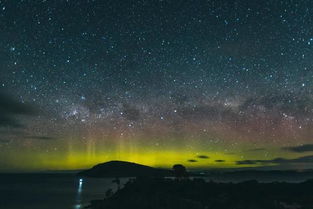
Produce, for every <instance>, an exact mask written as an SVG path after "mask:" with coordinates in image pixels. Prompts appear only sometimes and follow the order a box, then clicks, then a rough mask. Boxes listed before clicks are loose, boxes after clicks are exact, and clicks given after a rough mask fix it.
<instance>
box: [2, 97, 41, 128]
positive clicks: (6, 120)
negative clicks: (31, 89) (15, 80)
mask: <svg viewBox="0 0 313 209" xmlns="http://www.w3.org/2000/svg"><path fill="white" fill-rule="evenodd" d="M19 115H24V116H32V115H36V111H35V109H34V108H33V107H32V106H30V105H27V104H23V103H21V102H18V101H16V100H15V99H13V98H12V97H10V96H9V95H7V94H4V93H3V92H0V127H1V126H2V127H14V128H21V127H23V125H22V124H20V122H19V121H18V120H17V119H16V116H19Z"/></svg>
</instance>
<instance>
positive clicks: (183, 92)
mask: <svg viewBox="0 0 313 209" xmlns="http://www.w3.org/2000/svg"><path fill="white" fill-rule="evenodd" d="M312 10H313V2H312V1H311V0H281V1H280V0H264V1H253V0H252V1H244V0H234V1H228V0H206V1H202V0H199V1H190V0H175V1H174V0H158V1H157V0H150V1H148V0H136V1H131V0H125V1H124V0H123V1H122V0H120V1H117V0H106V1H101V0H41V1H31V0H16V1H9V0H0V171H2V172H7V171H10V172H11V171H23V172H28V171H46V170H75V169H82V168H87V167H90V166H93V165H95V164H97V163H100V162H105V161H109V160H125V161H132V162H136V163H142V164H145V165H150V166H155V167H164V168H169V167H171V166H172V165H173V164H175V163H181V164H184V165H185V166H186V167H187V168H190V169H204V168H205V169H209V168H251V167H252V168H260V169H268V168H270V169H298V170H301V169H309V168H313V138H312V137H313V95H312V90H313V11H312Z"/></svg>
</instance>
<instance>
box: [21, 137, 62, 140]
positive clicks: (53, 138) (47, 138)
mask: <svg viewBox="0 0 313 209" xmlns="http://www.w3.org/2000/svg"><path fill="white" fill-rule="evenodd" d="M24 138H25V139H37V140H56V139H57V138H55V137H51V136H24Z"/></svg>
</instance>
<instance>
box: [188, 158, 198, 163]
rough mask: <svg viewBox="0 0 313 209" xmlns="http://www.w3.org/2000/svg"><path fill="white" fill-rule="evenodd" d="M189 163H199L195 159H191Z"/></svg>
mask: <svg viewBox="0 0 313 209" xmlns="http://www.w3.org/2000/svg"><path fill="white" fill-rule="evenodd" d="M188 162H190V163H196V162H198V161H197V160H194V159H190V160H188Z"/></svg>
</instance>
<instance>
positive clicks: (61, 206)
mask: <svg viewBox="0 0 313 209" xmlns="http://www.w3.org/2000/svg"><path fill="white" fill-rule="evenodd" d="M309 177H310V176H309ZM197 178H199V177H197ZM204 179H205V180H206V181H215V182H241V181H246V180H252V179H251V176H250V177H249V176H244V175H242V174H240V175H212V176H210V177H204ZM254 179H256V180H258V181H260V182H274V181H286V182H293V183H298V182H302V181H305V180H307V179H308V176H300V177H298V178H295V177H294V176H272V175H270V176H269V175H266V176H264V175H263V176H259V177H257V178H254ZM113 180H114V178H79V177H77V176H75V174H60V173H55V174H0V209H82V208H85V207H86V206H88V204H89V202H90V201H91V200H95V199H103V198H105V193H106V192H107V191H108V190H109V189H112V191H113V192H114V191H116V190H117V185H116V183H114V181H113ZM128 180H129V178H121V179H120V181H121V185H123V184H125V183H126V182H127V181H128Z"/></svg>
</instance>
